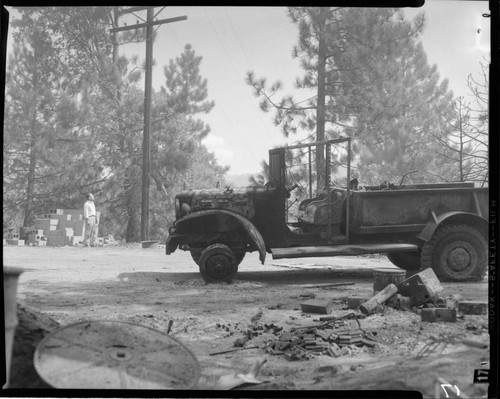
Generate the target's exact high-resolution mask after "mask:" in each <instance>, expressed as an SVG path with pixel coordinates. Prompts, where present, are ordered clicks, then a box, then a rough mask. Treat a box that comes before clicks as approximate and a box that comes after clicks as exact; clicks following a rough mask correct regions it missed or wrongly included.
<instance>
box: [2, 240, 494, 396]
mask: <svg viewBox="0 0 500 399" xmlns="http://www.w3.org/2000/svg"><path fill="white" fill-rule="evenodd" d="M3 250H4V265H8V266H17V267H22V268H24V270H25V271H24V273H23V274H21V277H20V279H19V286H18V296H17V299H18V305H19V310H18V317H19V319H20V325H19V328H18V330H17V333H16V341H15V344H14V357H13V361H12V376H11V388H33V387H35V388H36V387H38V388H44V387H46V388H48V387H49V386H48V385H46V384H45V383H44V382H43V381H42V380H41V379H40V378H38V376H36V374H35V372H34V369H33V365H32V356H33V351H34V348H35V347H36V345H37V344H38V342H39V341H40V340H41V339H42V337H43V336H45V335H47V334H48V333H49V332H51V331H54V330H56V329H57V328H58V327H63V326H66V325H69V324H71V323H76V322H80V321H83V320H116V321H128V322H132V323H137V324H141V325H145V326H150V327H152V328H155V329H158V330H160V331H163V332H165V331H167V328H168V323H169V321H173V325H172V329H171V332H170V334H171V335H172V336H173V337H175V338H176V339H178V340H179V341H181V342H182V343H183V344H184V345H185V346H187V347H188V348H189V349H190V350H191V351H192V352H193V353H194V354H195V356H196V358H197V360H198V362H199V364H200V366H201V377H200V379H199V381H198V384H197V386H196V389H199V390H212V389H215V388H216V384H217V381H218V380H219V378H220V377H221V376H223V375H227V374H232V373H233V372H239V373H246V372H247V371H248V370H249V369H250V367H251V366H252V364H253V363H254V361H255V360H256V359H260V358H265V359H266V360H267V361H266V363H265V364H264V365H263V366H262V368H261V371H260V373H259V375H258V377H259V378H261V379H263V380H268V382H266V383H263V384H260V385H247V386H243V387H241V388H239V389H257V390H268V389H272V390H319V389H321V390H353V389H356V390H381V389H383V390H416V391H419V392H421V393H422V394H423V395H424V397H429V398H433V397H447V396H446V394H449V395H450V397H452V396H451V394H450V389H451V393H454V392H456V391H454V390H456V389H459V390H460V393H461V397H465V395H468V396H469V397H475V398H480V397H486V394H487V387H488V385H487V384H473V373H474V369H479V368H483V369H484V368H488V367H489V366H487V363H488V362H489V349H479V348H475V347H471V346H467V345H464V344H463V343H461V341H462V339H465V338H471V339H474V340H479V341H482V342H485V343H488V344H489V335H488V333H487V316H486V315H483V316H471V315H466V316H463V317H462V318H459V319H458V320H457V322H455V323H429V322H422V321H421V317H420V316H419V315H418V314H416V313H413V312H410V311H399V310H395V309H392V308H386V309H385V311H384V312H383V313H378V314H375V315H372V316H369V317H367V318H365V319H363V320H361V323H362V326H363V328H364V329H367V330H369V331H374V332H375V333H376V334H377V335H376V338H377V340H378V342H379V343H378V344H377V345H376V346H375V347H372V348H370V347H367V346H363V347H356V346H349V352H348V354H346V355H344V356H341V357H337V358H334V357H330V356H326V355H318V356H314V357H313V358H312V359H310V360H298V361H289V360H287V359H286V358H284V356H282V355H274V356H273V355H271V354H269V353H267V352H266V351H265V349H264V347H265V344H266V342H267V341H268V340H270V339H276V334H275V333H276V330H272V329H268V328H264V329H262V330H261V331H260V332H261V334H260V335H257V336H255V337H253V338H252V339H251V340H249V341H248V342H247V343H246V344H245V346H246V347H249V346H259V348H257V349H246V350H240V351H235V352H229V353H226V354H220V355H211V354H213V353H215V352H219V351H224V350H228V349H234V348H235V346H234V344H235V341H236V340H238V339H241V338H243V337H244V336H245V331H248V330H249V328H250V327H251V326H252V325H253V326H255V325H260V326H265V325H267V326H269V325H272V326H273V328H278V329H281V332H286V331H290V330H291V329H292V328H294V327H299V326H304V325H311V324H319V323H318V317H319V315H315V314H306V313H303V312H302V311H301V308H300V303H301V302H303V301H304V300H306V299H309V298H316V299H328V298H333V299H334V300H335V302H334V308H333V310H332V315H334V316H337V315H338V316H341V315H344V314H347V313H349V312H352V310H348V309H346V306H345V300H346V298H348V297H353V296H365V297H370V296H371V295H372V293H373V269H374V268H379V267H393V266H392V264H391V263H390V262H389V261H388V260H387V258H385V257H384V256H371V257H369V256H366V257H336V258H305V259H281V260H273V259H272V258H271V256H270V255H268V257H267V259H266V264H265V265H261V264H260V262H259V260H258V256H257V254H256V253H253V254H247V256H246V257H245V259H244V260H243V262H242V263H241V265H240V268H239V273H238V275H237V278H236V280H235V281H233V283H231V284H225V283H224V284H205V283H204V281H203V280H202V279H201V276H200V274H199V272H198V267H197V266H196V265H195V264H194V262H193V261H192V259H191V257H190V255H189V253H186V252H182V251H177V252H176V253H174V254H172V255H170V256H166V255H165V253H164V252H165V249H164V246H157V247H156V248H149V249H143V248H142V247H141V246H140V245H127V246H125V245H122V246H108V247H97V248H83V247H57V248H54V247H29V246H24V247H13V246H4V247H3ZM326 283H354V284H351V285H345V286H338V287H334V288H331V287H330V288H309V287H307V286H306V287H304V285H312V284H326ZM443 286H444V291H443V292H442V296H447V295H451V294H460V295H461V296H462V297H463V299H464V300H475V301H483V302H486V301H487V281H486V279H484V280H483V281H481V282H474V283H450V282H443ZM252 323H253V324H252ZM440 337H441V338H442V337H445V338H446V337H447V338H446V341H447V342H448V343H447V344H446V345H445V344H444V343H443V344H441V345H440V346H438V347H437V348H436V349H435V350H434V352H433V353H430V354H429V355H428V356H427V357H423V358H418V356H417V355H418V354H419V352H421V351H422V350H423V348H424V347H425V345H426V344H429V343H432V342H433V339H439V338H440ZM481 363H482V366H481ZM485 365H486V366H485ZM443 381H444V384H450V386H451V388H450V387H444V388H443V387H442V386H441V384H443ZM446 389H447V390H448V392H447V393H445V390H446Z"/></svg>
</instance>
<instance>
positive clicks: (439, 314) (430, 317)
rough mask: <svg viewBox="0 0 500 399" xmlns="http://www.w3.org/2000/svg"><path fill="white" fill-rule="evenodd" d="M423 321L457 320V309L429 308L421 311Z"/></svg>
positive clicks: (452, 321)
mask: <svg viewBox="0 0 500 399" xmlns="http://www.w3.org/2000/svg"><path fill="white" fill-rule="evenodd" d="M420 316H421V318H422V321H428V322H431V323H433V322H451V323H454V322H456V321H457V310H456V309H447V308H427V309H422V312H421V313H420Z"/></svg>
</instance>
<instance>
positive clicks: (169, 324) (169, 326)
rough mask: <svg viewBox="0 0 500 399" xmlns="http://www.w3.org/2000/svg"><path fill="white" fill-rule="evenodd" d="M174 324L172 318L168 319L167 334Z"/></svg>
mask: <svg viewBox="0 0 500 399" xmlns="http://www.w3.org/2000/svg"><path fill="white" fill-rule="evenodd" d="M173 324H174V321H173V320H169V321H168V326H167V334H170V330H172V325H173Z"/></svg>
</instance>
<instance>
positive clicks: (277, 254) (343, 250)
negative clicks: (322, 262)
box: [271, 244, 418, 259]
mask: <svg viewBox="0 0 500 399" xmlns="http://www.w3.org/2000/svg"><path fill="white" fill-rule="evenodd" d="M414 251H418V245H414V244H357V245H336V246H334V247H328V246H324V247H290V248H271V253H272V255H273V259H282V258H309V257H316V256H338V255H344V256H356V255H364V254H375V253H388V252H414Z"/></svg>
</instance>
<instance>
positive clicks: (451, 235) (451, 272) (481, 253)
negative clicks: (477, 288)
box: [421, 224, 488, 281]
mask: <svg viewBox="0 0 500 399" xmlns="http://www.w3.org/2000/svg"><path fill="white" fill-rule="evenodd" d="M487 256H488V244H487V241H486V238H485V237H484V235H483V234H481V232H480V231H478V230H477V229H476V228H474V227H472V226H469V225H466V224H450V225H446V226H443V227H441V228H440V229H438V230H437V231H436V233H435V234H434V236H433V237H432V238H431V240H430V241H428V242H426V243H425V244H424V246H423V248H422V256H421V261H422V268H423V269H427V268H429V267H431V268H433V269H434V272H435V273H436V276H438V277H439V278H441V279H445V280H454V281H467V280H480V279H481V278H482V277H483V276H484V274H485V272H486V266H487V264H486V262H487Z"/></svg>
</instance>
